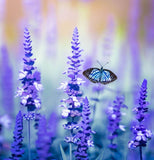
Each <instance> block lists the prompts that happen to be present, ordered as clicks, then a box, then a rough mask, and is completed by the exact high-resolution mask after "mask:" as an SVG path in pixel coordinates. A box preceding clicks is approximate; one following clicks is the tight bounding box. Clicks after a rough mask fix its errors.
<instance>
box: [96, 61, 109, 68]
mask: <svg viewBox="0 0 154 160" xmlns="http://www.w3.org/2000/svg"><path fill="white" fill-rule="evenodd" d="M97 63H98V64H99V65H100V66H101V67H104V66H106V65H107V64H108V63H109V62H106V63H105V64H104V65H103V66H102V65H101V63H100V62H99V61H98V60H97Z"/></svg>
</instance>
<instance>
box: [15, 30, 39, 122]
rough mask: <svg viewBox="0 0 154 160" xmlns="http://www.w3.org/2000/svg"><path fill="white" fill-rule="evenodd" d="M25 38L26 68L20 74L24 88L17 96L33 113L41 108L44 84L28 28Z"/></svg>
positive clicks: (20, 88)
mask: <svg viewBox="0 0 154 160" xmlns="http://www.w3.org/2000/svg"><path fill="white" fill-rule="evenodd" d="M24 37H25V42H24V50H25V57H24V58H23V61H24V67H23V70H21V71H20V72H19V80H20V81H21V83H22V84H23V86H22V87H18V90H17V96H20V98H21V105H23V106H25V107H27V110H28V112H31V111H34V110H36V109H40V108H41V100H40V98H39V91H41V90H42V84H41V76H40V72H39V71H37V68H36V67H34V63H35V59H33V58H32V55H33V54H32V46H31V42H32V41H31V39H30V33H29V31H28V29H27V28H25V31H24ZM31 116H32V115H28V116H26V118H27V119H30V118H33V117H31Z"/></svg>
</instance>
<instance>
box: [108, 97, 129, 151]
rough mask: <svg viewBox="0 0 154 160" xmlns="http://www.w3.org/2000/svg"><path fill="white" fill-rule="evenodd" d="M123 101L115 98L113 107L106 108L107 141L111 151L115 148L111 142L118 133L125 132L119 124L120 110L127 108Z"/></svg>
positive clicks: (122, 98) (121, 98)
mask: <svg viewBox="0 0 154 160" xmlns="http://www.w3.org/2000/svg"><path fill="white" fill-rule="evenodd" d="M124 100H125V99H124V97H123V96H117V97H116V100H114V101H113V105H111V106H109V107H108V108H107V116H108V131H109V136H108V139H109V140H110V145H109V148H110V149H112V150H113V149H116V148H117V144H115V143H114V142H113V141H114V139H115V138H116V137H117V136H118V135H119V131H125V127H124V126H123V125H121V124H120V121H121V117H122V113H121V108H127V106H126V105H125V104H124Z"/></svg>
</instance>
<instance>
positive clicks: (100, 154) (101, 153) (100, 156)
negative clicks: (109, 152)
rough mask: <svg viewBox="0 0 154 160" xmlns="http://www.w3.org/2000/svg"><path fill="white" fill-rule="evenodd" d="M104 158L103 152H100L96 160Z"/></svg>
mask: <svg viewBox="0 0 154 160" xmlns="http://www.w3.org/2000/svg"><path fill="white" fill-rule="evenodd" d="M103 157H104V150H101V151H100V153H99V155H98V157H97V158H96V160H103Z"/></svg>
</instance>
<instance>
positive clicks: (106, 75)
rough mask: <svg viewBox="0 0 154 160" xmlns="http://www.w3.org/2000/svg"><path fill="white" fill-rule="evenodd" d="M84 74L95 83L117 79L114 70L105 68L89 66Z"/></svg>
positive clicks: (105, 82) (104, 82)
mask: <svg viewBox="0 0 154 160" xmlns="http://www.w3.org/2000/svg"><path fill="white" fill-rule="evenodd" d="M83 75H84V76H85V77H86V78H88V79H89V80H90V81H91V82H93V83H102V84H108V83H110V82H113V81H115V80H116V79H117V76H116V75H115V74H114V73H113V72H112V71H110V70H108V69H103V68H101V69H99V68H89V69H87V70H85V71H84V72H83Z"/></svg>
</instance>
